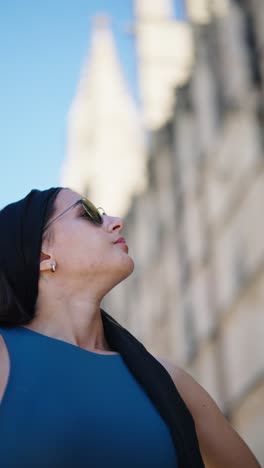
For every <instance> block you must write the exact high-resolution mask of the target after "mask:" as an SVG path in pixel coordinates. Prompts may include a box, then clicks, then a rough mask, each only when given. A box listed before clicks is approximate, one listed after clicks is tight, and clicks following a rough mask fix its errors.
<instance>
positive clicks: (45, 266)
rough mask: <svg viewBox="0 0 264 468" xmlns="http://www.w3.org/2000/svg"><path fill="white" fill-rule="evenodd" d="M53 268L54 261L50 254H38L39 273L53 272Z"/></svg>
mask: <svg viewBox="0 0 264 468" xmlns="http://www.w3.org/2000/svg"><path fill="white" fill-rule="evenodd" d="M54 266H56V262H55V259H54V257H53V255H52V254H47V253H45V252H43V251H41V253H40V264H39V270H40V271H53V272H54V271H55V270H54Z"/></svg>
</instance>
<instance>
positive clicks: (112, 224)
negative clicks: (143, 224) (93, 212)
mask: <svg viewBox="0 0 264 468" xmlns="http://www.w3.org/2000/svg"><path fill="white" fill-rule="evenodd" d="M104 218H105V222H106V226H107V229H108V230H109V231H119V232H121V231H122V229H123V228H124V222H123V220H122V219H121V218H118V217H117V216H108V215H105V216H104Z"/></svg>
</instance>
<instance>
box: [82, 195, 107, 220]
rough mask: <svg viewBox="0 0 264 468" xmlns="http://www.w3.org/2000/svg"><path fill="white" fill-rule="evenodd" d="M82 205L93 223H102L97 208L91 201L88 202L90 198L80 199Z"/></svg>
mask: <svg viewBox="0 0 264 468" xmlns="http://www.w3.org/2000/svg"><path fill="white" fill-rule="evenodd" d="M82 205H83V208H84V210H85V211H86V213H87V215H88V216H89V218H91V220H92V221H93V222H94V223H96V224H102V223H103V218H102V216H101V215H100V213H99V211H98V210H97V208H96V207H95V206H94V205H93V203H92V202H90V200H87V199H83V200H82Z"/></svg>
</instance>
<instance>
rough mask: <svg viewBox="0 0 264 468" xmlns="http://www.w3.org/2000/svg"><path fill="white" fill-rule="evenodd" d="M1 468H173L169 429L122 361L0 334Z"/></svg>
mask: <svg viewBox="0 0 264 468" xmlns="http://www.w3.org/2000/svg"><path fill="white" fill-rule="evenodd" d="M0 335H2V336H3V338H4V340H5V343H6V346H7V349H8V352H9V357H10V374H9V379H8V383H7V386H6V389H5V393H4V396H3V399H2V402H1V403H0V466H1V468H36V467H37V468H62V467H63V468H104V467H110V468H111V467H112V468H136V467H137V468H149V467H152V468H175V467H177V456H176V453H175V448H174V445H173V441H172V438H171V435H170V432H169V429H168V427H167V425H166V424H165V422H164V421H163V419H162V418H161V416H160V415H159V413H158V411H157V410H156V408H155V406H154V405H153V403H152V402H151V400H150V399H149V397H148V396H147V394H146V393H145V392H144V390H143V388H142V387H141V386H140V384H139V383H138V382H137V380H136V379H135V377H134V376H133V374H131V372H130V371H129V369H128V368H127V366H126V365H125V362H124V360H123V359H122V356H121V355H120V354H112V355H103V354H97V353H95V352H91V351H87V350H84V349H82V348H79V347H78V346H75V345H73V344H70V343H67V342H66V341H62V340H59V339H56V338H51V337H48V336H46V335H43V334H41V333H38V332H35V331H33V330H30V329H28V328H24V327H20V326H17V327H12V328H5V327H2V328H1V327H0Z"/></svg>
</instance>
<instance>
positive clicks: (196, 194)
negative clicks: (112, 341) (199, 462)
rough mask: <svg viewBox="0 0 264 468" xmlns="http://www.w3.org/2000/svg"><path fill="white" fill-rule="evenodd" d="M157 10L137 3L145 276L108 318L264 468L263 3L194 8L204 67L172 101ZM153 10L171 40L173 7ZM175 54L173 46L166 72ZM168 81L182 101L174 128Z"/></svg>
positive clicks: (134, 235)
mask: <svg viewBox="0 0 264 468" xmlns="http://www.w3.org/2000/svg"><path fill="white" fill-rule="evenodd" d="M150 3H151V5H152V2H150V1H143V0H139V1H138V2H135V5H136V12H137V14H138V17H139V27H138V29H137V31H138V36H137V39H138V41H139V44H138V50H139V64H140V68H139V73H141V71H142V76H141V92H142V102H143V105H144V115H145V118H146V120H145V121H148V122H149V162H148V173H149V180H148V188H147V190H146V191H145V192H144V193H143V194H141V195H140V196H137V197H134V199H133V203H132V206H131V209H130V210H129V212H128V214H127V216H126V219H125V222H126V232H125V237H126V238H127V241H128V244H129V247H130V253H131V255H132V256H133V257H134V259H135V263H136V268H135V271H134V273H133V275H132V276H131V277H130V278H129V279H127V280H126V281H125V282H124V283H123V284H122V285H119V286H118V288H116V290H114V291H113V292H111V293H110V294H109V297H108V298H107V300H106V301H105V307H106V308H107V310H108V311H109V312H110V313H112V314H113V315H115V316H116V317H117V318H118V319H119V320H120V321H121V323H123V324H124V325H125V326H127V327H128V328H129V329H130V330H131V332H132V333H134V334H135V335H136V336H137V337H138V338H139V339H140V340H141V341H142V342H143V343H144V344H145V345H146V347H147V348H148V349H149V350H150V351H151V352H152V353H153V354H155V355H162V356H164V357H167V358H170V359H172V360H174V361H175V362H177V363H178V364H179V365H181V366H184V367H185V368H187V369H188V370H189V371H190V372H191V374H192V375H193V376H194V377H195V378H196V379H197V380H198V381H199V382H200V383H201V384H202V385H203V386H204V387H205V388H206V389H207V390H208V392H209V393H210V394H211V395H212V396H213V398H214V399H215V400H216V401H217V403H218V404H219V406H220V408H221V409H222V411H223V412H224V413H225V414H226V415H227V416H228V417H229V419H230V420H231V422H232V424H233V425H234V427H235V428H236V429H237V430H238V432H239V433H240V434H241V435H242V437H243V438H244V439H245V440H246V442H247V443H248V444H249V446H250V447H251V449H252V450H253V452H254V453H255V454H256V456H257V457H258V459H259V461H260V463H261V464H264V446H263V427H264V405H263V401H264V313H263V308H264V242H263V232H264V217H263V216H262V210H263V200H264V133H263V130H264V129H263V121H264V107H263V103H264V82H263V80H264V8H263V1H262V0H251V1H247V0H230V1H224V0H219V1H217V0H214V1H213V0H212V1H210V0H199V1H198V0H189V1H188V2H187V7H188V12H189V15H190V19H191V24H192V35H193V39H194V44H195V50H194V63H193V66H192V71H191V76H190V77H189V79H187V75H188V74H187V75H186V80H185V82H184V80H182V82H181V85H180V86H179V83H178V87H177V89H176V90H175V91H174V95H173V96H172V88H171V87H170V84H171V83H172V82H173V80H172V81H170V80H168V82H166V80H165V78H164V81H162V79H163V78H161V77H162V73H163V72H162V67H163V63H162V60H161V56H162V47H161V44H160V48H158V51H157V56H158V57H157V62H156V65H155V64H154V63H152V59H153V62H155V47H153V49H152V43H153V44H154V39H153V38H152V39H149V42H148V41H147V32H146V36H144V34H145V33H144V34H143V32H142V31H141V27H142V28H143V27H144V24H143V23H142V17H141V15H142V16H144V22H145V23H148V22H149V24H152V21H153V22H154V23H155V28H154V27H153V28H152V32H151V33H149V34H150V36H149V37H152V36H151V34H152V35H153V37H154V36H155V34H157V37H160V38H161V37H162V35H161V31H160V30H159V19H158V13H157V16H156V13H155V15H152V16H151V14H150V13H151V8H150ZM153 3H154V4H157V5H159V6H160V12H159V13H160V15H161V17H160V27H161V29H162V28H163V27H164V22H163V19H164V11H165V10H166V9H167V8H168V5H169V2H165V1H164V2H162V1H161V0H160V1H157V2H153ZM139 5H140V8H139ZM162 5H163V6H164V5H165V7H166V8H165V7H164V9H165V10H163V9H162ZM145 7H146V9H145V10H144V8H145ZM166 11H168V10H166ZM166 21H167V19H166ZM150 29H151V27H150ZM146 31H147V30H146ZM159 34H160V36H159ZM184 34H185V33H184ZM175 37H176V36H175ZM160 40H161V42H163V39H160ZM164 41H165V43H166V40H165V39H164ZM147 43H148V46H147ZM166 44H167V43H166ZM148 47H150V49H151V50H150V51H149V52H148V50H147V49H148ZM176 49H177V44H175V43H174V41H173V40H172V39H170V40H169V48H168V44H167V46H166V47H165V49H164V50H165V51H166V60H165V59H164V60H165V62H166V63H168V62H169V61H170V56H169V55H170V54H171V61H172V63H174V59H175V55H174V53H177V52H175V51H176ZM169 52H170V54H169ZM148 53H149V55H150V56H151V57H152V58H151V60H150V61H149V62H148V58H147V56H148ZM164 53H165V52H164ZM144 60H146V63H144ZM158 62H159V65H158ZM156 66H160V68H161V70H160V75H159V73H157V74H155V76H154V77H153V76H150V75H152V72H151V70H154V69H155V67H156ZM148 67H149V70H150V71H149V75H148V72H147V71H146V70H147V69H148ZM172 68H173V65H172ZM148 79H149V80H150V92H149V93H148V86H147V81H148ZM156 79H157V82H155V80H156ZM159 79H160V80H161V81H160V83H163V85H164V87H170V89H168V88H167V89H164V90H162V93H163V96H168V95H170V96H172V97H171V102H170V106H171V109H172V110H171V113H170V112H168V109H169V107H170V106H167V113H166V112H165V113H164V119H162V117H161V116H160V115H158V113H156V111H155V104H156V103H157V102H158V100H157V101H155V99H154V97H155V96H154V94H155V92H154V91H153V95H152V89H153V90H155V89H156V90H158V87H159V84H158V80H159ZM169 82H170V83H169ZM174 83H175V84H176V82H175V81H174ZM155 87H156V88H155ZM159 98H160V96H159ZM153 109H154V110H153ZM152 111H153V112H152ZM153 116H154V118H153V119H152V117H153ZM157 116H158V117H157ZM148 119H149V120H148ZM157 123H158V124H157Z"/></svg>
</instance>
